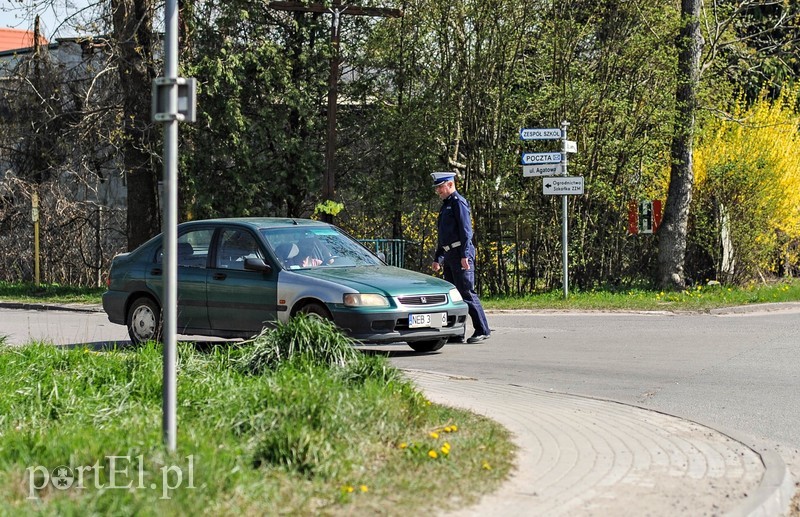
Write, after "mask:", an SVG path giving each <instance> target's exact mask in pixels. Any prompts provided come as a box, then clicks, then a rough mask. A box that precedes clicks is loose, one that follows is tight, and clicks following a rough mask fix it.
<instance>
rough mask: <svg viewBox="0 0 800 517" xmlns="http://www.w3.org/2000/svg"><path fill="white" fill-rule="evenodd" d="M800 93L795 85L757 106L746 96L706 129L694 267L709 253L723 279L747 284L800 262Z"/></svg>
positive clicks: (699, 156) (699, 164) (698, 161)
mask: <svg viewBox="0 0 800 517" xmlns="http://www.w3.org/2000/svg"><path fill="white" fill-rule="evenodd" d="M787 90H788V89H787ZM796 99H797V92H796V91H795V92H788V93H786V94H784V95H783V96H782V97H781V98H779V99H778V100H776V101H770V100H767V99H766V98H764V97H762V98H761V99H760V100H759V101H757V102H756V103H754V104H753V105H752V106H750V107H745V106H743V104H742V103H739V104H737V105H736V106H734V108H733V110H732V119H724V120H723V119H719V118H717V119H714V120H711V121H710V122H709V123H708V124H707V125H706V127H705V128H704V132H703V134H702V136H701V138H700V139H699V141H698V145H697V148H696V150H695V153H694V160H695V181H696V190H695V198H694V206H693V214H694V215H693V228H692V235H691V239H692V243H693V245H694V246H695V247H696V248H697V250H696V251H699V253H695V256H699V257H700V258H699V259H696V261H695V263H694V264H692V265H691V269H692V270H694V272H695V273H697V272H698V271H702V269H703V268H702V262H703V261H704V260H705V262H706V263H709V264H710V266H709V267H710V269H712V270H713V274H715V276H716V277H717V278H718V279H719V280H721V281H723V282H734V283H742V282H744V281H747V280H750V279H753V278H756V277H758V275H759V274H762V273H772V274H779V273H784V272H785V266H786V265H787V264H788V266H789V267H790V268H796V267H797V266H798V256H797V253H796V251H795V252H792V251H791V250H792V249H795V250H796V249H797V243H798V242H800V142H799V141H798V133H797V131H798V126H799V125H800V116H799V115H798V114H797V108H798V106H797V102H796ZM702 257H705V259H703V258H702Z"/></svg>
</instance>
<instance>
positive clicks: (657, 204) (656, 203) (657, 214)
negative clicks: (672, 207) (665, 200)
mask: <svg viewBox="0 0 800 517" xmlns="http://www.w3.org/2000/svg"><path fill="white" fill-rule="evenodd" d="M662 216H663V214H662V213H661V200H660V199H654V200H653V233H656V232H657V231H658V228H659V227H660V226H661V217H662Z"/></svg>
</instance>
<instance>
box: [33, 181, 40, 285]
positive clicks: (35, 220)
mask: <svg viewBox="0 0 800 517" xmlns="http://www.w3.org/2000/svg"><path fill="white" fill-rule="evenodd" d="M31 218H32V219H33V282H34V285H35V286H36V288H37V289H38V288H39V285H40V280H41V278H40V276H39V260H40V257H39V193H38V192H37V191H35V190H34V191H33V193H32V194H31Z"/></svg>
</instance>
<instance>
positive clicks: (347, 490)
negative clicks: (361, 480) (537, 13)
mask: <svg viewBox="0 0 800 517" xmlns="http://www.w3.org/2000/svg"><path fill="white" fill-rule="evenodd" d="M353 490H355V489H354V488H353V487H352V486H350V485H345V486H343V487H342V492H344V493H346V494H352V493H353Z"/></svg>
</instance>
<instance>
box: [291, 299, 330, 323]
mask: <svg viewBox="0 0 800 517" xmlns="http://www.w3.org/2000/svg"><path fill="white" fill-rule="evenodd" d="M297 312H298V313H301V314H306V315H308V316H311V317H314V318H319V319H321V320H328V321H333V318H332V317H331V313H330V312H328V309H327V308H325V306H324V305H322V304H319V303H316V302H312V303H309V304H307V305H304V306H303V307H302V308H301V309H300V310H299V311H297Z"/></svg>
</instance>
